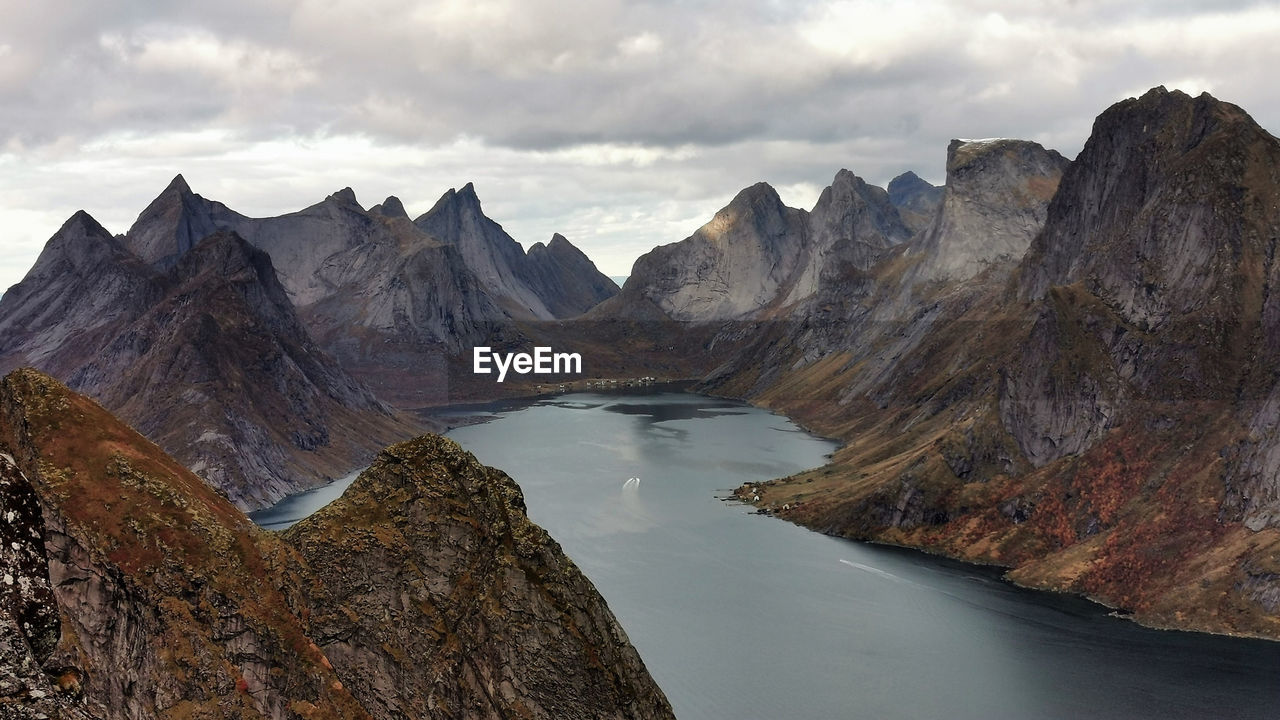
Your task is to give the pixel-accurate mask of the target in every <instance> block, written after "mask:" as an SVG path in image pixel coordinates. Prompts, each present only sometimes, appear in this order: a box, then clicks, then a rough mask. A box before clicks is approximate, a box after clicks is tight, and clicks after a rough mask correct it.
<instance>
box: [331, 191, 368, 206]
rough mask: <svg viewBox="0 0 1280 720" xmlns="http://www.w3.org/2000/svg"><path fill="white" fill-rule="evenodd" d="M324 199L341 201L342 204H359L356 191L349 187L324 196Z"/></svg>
mask: <svg viewBox="0 0 1280 720" xmlns="http://www.w3.org/2000/svg"><path fill="white" fill-rule="evenodd" d="M325 200H329V201H333V202H338V203H342V204H344V205H356V206H359V205H360V202H359V201H358V200H356V192H355V191H354V190H352V189H351V188H349V187H344V188H342V189H341V190H339V191H337V192H335V193H333V194H332V195H330V196H329V197H327V198H325Z"/></svg>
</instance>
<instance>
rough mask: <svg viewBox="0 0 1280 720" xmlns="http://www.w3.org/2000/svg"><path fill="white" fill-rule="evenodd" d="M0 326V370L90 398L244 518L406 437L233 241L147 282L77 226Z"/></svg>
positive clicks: (408, 429) (7, 303)
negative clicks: (21, 369)
mask: <svg viewBox="0 0 1280 720" xmlns="http://www.w3.org/2000/svg"><path fill="white" fill-rule="evenodd" d="M183 187H185V186H183ZM171 189H172V188H171ZM153 205H154V204H153ZM0 327H6V328H12V329H13V330H12V332H10V333H6V340H5V341H3V342H4V344H3V345H0V358H3V359H2V360H0V365H4V366H6V367H16V366H21V365H31V366H36V367H39V368H41V369H43V370H45V371H48V372H51V373H54V374H56V375H57V376H58V377H61V378H63V379H64V380H66V381H67V382H68V384H70V385H71V386H72V387H75V388H76V389H77V390H80V391H83V392H86V393H90V394H92V395H93V396H94V397H96V398H98V399H99V400H100V401H102V402H103V403H104V404H106V405H107V406H109V407H111V408H113V409H114V410H115V411H116V412H118V413H120V415H121V416H122V417H124V418H126V419H127V420H128V421H129V422H131V423H133V424H134V426H135V427H137V428H139V429H140V430H141V431H142V432H144V433H146V434H147V435H148V436H149V437H151V438H153V439H154V440H155V441H156V442H158V443H160V444H162V445H163V446H164V447H166V448H168V449H169V450H171V451H172V452H173V453H174V454H175V455H176V456H178V457H179V458H181V459H182V460H183V461H184V462H186V463H187V464H188V465H189V466H190V467H192V468H194V469H195V470H196V471H197V472H199V473H200V474H201V475H202V476H204V477H205V478H206V479H207V480H208V481H209V482H211V483H212V484H213V485H214V486H216V487H218V488H220V489H222V490H223V491H224V492H226V493H227V495H228V496H229V497H231V498H232V500H233V501H234V502H236V503H237V504H239V505H240V506H241V507H246V508H251V507H259V506H262V505H265V504H269V503H271V502H274V501H275V500H278V499H279V498H281V497H283V496H284V495H286V494H288V493H291V492H297V491H299V490H301V489H305V488H307V487H310V486H314V485H315V484H317V483H318V482H322V481H324V480H325V479H327V478H332V477H335V476H338V475H340V474H342V473H344V472H346V471H347V470H348V469H349V468H350V467H351V466H352V465H354V464H356V463H358V462H359V461H360V458H361V456H364V457H371V456H372V455H373V453H374V452H376V451H377V449H378V447H380V446H381V445H382V444H385V443H386V442H389V441H392V440H395V439H398V438H401V437H405V436H407V435H411V434H412V433H413V432H414V425H413V424H412V423H410V422H408V421H407V420H406V419H404V418H401V417H399V416H397V415H395V414H394V413H392V412H391V411H390V410H388V409H387V408H386V407H385V406H383V405H382V404H381V403H379V402H378V401H377V400H376V399H374V397H373V396H372V395H371V394H370V393H369V391H368V390H367V389H365V388H364V387H362V386H361V385H360V384H359V383H357V382H356V381H355V380H353V379H352V378H351V377H350V376H349V375H347V374H346V372H344V371H343V370H342V368H340V367H339V366H338V365H337V363H336V362H335V361H334V360H333V359H332V358H331V357H329V356H328V355H326V354H325V353H323V352H322V351H321V350H320V349H319V348H318V347H317V346H316V344H315V343H314V342H313V341H312V340H311V338H310V337H309V336H308V334H307V332H306V331H305V329H303V327H302V326H301V324H300V323H299V322H298V320H297V318H296V317H295V315H294V312H293V307H292V305H291V304H290V302H289V300H288V297H287V296H286V294H285V291H284V289H283V287H282V286H281V285H280V283H279V282H278V280H277V279H276V275H275V271H274V268H273V265H272V263H271V260H270V258H268V257H267V256H266V254H264V253H263V252H261V251H260V250H257V249H255V248H253V247H252V246H250V245H248V244H247V243H246V242H245V241H244V240H242V239H240V238H239V237H238V236H235V235H233V234H226V233H220V234H216V235H214V236H211V237H209V238H207V239H205V240H203V241H202V242H200V243H197V244H196V245H195V246H193V247H191V248H189V249H187V251H186V252H185V253H183V254H182V256H181V257H180V258H178V259H177V260H176V261H175V264H173V265H171V266H170V267H169V268H168V269H167V270H164V271H158V270H155V269H153V268H149V267H148V266H147V265H145V264H144V263H143V262H141V260H140V259H139V258H137V257H136V256H134V255H132V254H131V253H130V252H129V251H128V250H127V249H126V248H124V247H123V246H122V245H121V243H119V242H118V241H117V240H116V239H115V238H112V237H111V236H110V235H109V234H108V233H107V232H106V231H105V230H103V229H102V227H101V226H100V225H98V224H97V223H95V222H93V220H92V218H90V217H89V216H88V215H85V214H83V213H81V214H77V215H76V216H75V217H73V218H72V219H71V220H70V221H68V223H67V224H66V225H65V226H64V227H63V229H62V230H60V231H59V233H58V234H57V235H55V236H54V238H53V239H52V240H50V242H49V244H48V245H47V246H46V248H45V251H44V253H43V254H42V256H41V260H39V261H38V262H37V263H36V266H35V267H34V268H33V269H32V270H31V272H30V273H29V274H28V276H27V278H25V279H24V280H23V282H22V283H19V284H18V285H17V286H15V287H14V288H13V289H12V290H10V292H9V293H7V294H6V296H5V298H4V299H3V301H0ZM248 388H252V390H251V391H247V390H246V389H248Z"/></svg>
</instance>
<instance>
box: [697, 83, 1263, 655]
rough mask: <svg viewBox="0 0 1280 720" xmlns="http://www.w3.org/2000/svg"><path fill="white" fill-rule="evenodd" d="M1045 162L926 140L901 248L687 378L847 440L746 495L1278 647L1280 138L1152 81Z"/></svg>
mask: <svg viewBox="0 0 1280 720" xmlns="http://www.w3.org/2000/svg"><path fill="white" fill-rule="evenodd" d="M1064 165H1065V161H1062V160H1061V158H1058V157H1057V156H1056V154H1054V153H1051V152H1049V151H1044V150H1043V149H1041V148H1039V146H1035V145H1033V144H1030V143H1015V142H1012V141H986V142H981V143H977V144H974V143H953V145H952V147H951V150H950V160H949V164H948V169H949V182H948V187H947V196H946V199H945V200H944V202H943V204H942V206H941V207H940V208H939V210H938V214H937V215H936V216H935V220H934V222H933V223H932V224H931V226H930V227H929V228H928V229H927V230H926V231H925V232H924V233H922V234H921V235H919V236H917V237H916V238H915V239H914V240H912V241H911V242H910V243H908V244H907V246H906V247H903V248H901V249H894V250H891V251H890V252H889V253H887V254H886V256H885V257H884V259H883V260H881V261H880V263H878V264H877V265H875V266H873V267H872V268H871V270H870V272H869V273H866V274H864V275H861V276H858V275H850V279H852V280H856V281H858V282H856V283H851V284H845V285H843V286H841V287H840V288H832V289H830V290H821V291H820V292H819V293H817V294H815V297H814V299H813V300H811V301H810V302H809V303H808V304H807V305H808V308H809V310H810V313H809V314H808V315H807V316H805V317H797V318H795V320H794V321H793V322H791V323H788V324H775V325H773V326H771V327H768V328H766V329H765V330H764V331H763V332H761V333H759V336H758V337H755V338H752V339H751V341H750V342H748V343H747V345H746V349H745V350H741V351H739V352H738V353H737V354H736V358H735V360H734V361H732V362H730V363H726V364H725V366H723V367H722V368H720V370H718V371H717V374H715V375H713V376H712V378H710V380H709V383H710V387H711V388H712V389H714V390H715V391H716V392H721V393H731V394H740V395H745V396H747V397H751V398H753V399H755V400H756V401H757V402H761V403H763V404H766V405H768V406H770V407H775V408H779V409H782V410H786V411H789V412H792V413H794V414H795V415H796V416H797V417H798V418H799V419H800V420H801V421H803V422H806V423H809V424H811V426H813V427H815V428H816V429H818V430H820V431H822V432H824V433H827V434H831V435H834V436H838V437H842V438H845V439H846V440H847V441H848V444H847V445H846V446H845V447H844V448H842V449H841V450H840V451H839V452H838V453H837V455H836V457H835V460H834V462H833V463H832V464H831V465H830V466H828V467H827V468H823V469H822V470H820V471H815V472H811V473H802V474H800V475H799V476H797V477H794V478H788V479H785V480H783V481H780V482H778V483H776V484H774V485H771V486H765V487H764V488H763V489H759V488H757V489H756V490H754V491H753V493H752V497H754V496H755V495H756V494H759V495H760V496H761V499H760V501H759V502H760V504H762V505H764V506H765V507H769V508H772V509H773V510H774V511H775V512H778V513H779V514H782V515H783V516H785V517H788V518H790V519H792V520H796V521H798V522H801V523H804V524H805V525H807V526H810V527H813V528H816V529H819V530H822V531H824V532H828V533H834V534H840V535H846V536H850V537H859V538H870V539H875V540H879V541H883V542H889V543H894V544H905V545H911V546H915V547H922V548H926V549H928V550H930V551H934V552H939V553H945V554H948V555H953V556H956V557H960V558H964V559H967V560H972V561H977V562H983V563H994V564H999V565H1003V566H1006V567H1010V568H1013V570H1012V571H1011V572H1010V576H1011V577H1012V578H1013V579H1015V580H1016V581H1018V582H1020V583H1024V584H1028V585H1034V586H1037V587H1042V588H1049V589H1054V590H1063V591H1069V592H1077V593H1084V594H1087V595H1090V596H1092V597H1095V598H1098V599H1100V600H1102V601H1104V602H1107V603H1109V604H1112V605H1117V606H1121V607H1124V608H1127V609H1129V610H1132V611H1133V614H1134V617H1135V618H1137V619H1138V620H1140V621H1142V622H1146V623H1151V624H1155V625H1161V626H1173V627H1184V628H1185V627H1190V628H1195V629H1201V630H1211V631H1215V632H1227V633H1233V634H1249V635H1261V636H1265V637H1272V638H1274V637H1280V617H1278V616H1277V615H1276V613H1275V607H1276V602H1275V598H1276V597H1277V596H1280V595H1277V593H1280V589H1278V588H1280V582H1278V581H1277V578H1280V573H1277V568H1276V564H1275V561H1274V558H1275V557H1276V556H1277V555H1276V553H1277V552H1280V500H1277V498H1280V486H1277V484H1276V482H1275V480H1274V479H1275V478H1276V477H1277V476H1280V461H1277V459H1276V458H1280V450H1278V449H1277V448H1278V447H1280V442H1277V440H1276V438H1277V437H1280V410H1278V408H1280V400H1277V398H1280V390H1277V387H1278V386H1280V377H1278V376H1277V374H1276V371H1275V367H1276V366H1277V364H1278V363H1280V357H1278V356H1277V353H1278V352H1280V339H1278V338H1280V327H1278V326H1277V323H1280V309H1278V308H1280V301H1278V300H1275V299H1274V297H1275V294H1274V293H1272V292H1271V290H1270V288H1272V287H1274V285H1275V283H1276V282H1277V281H1280V277H1278V276H1277V269H1276V263H1275V255H1276V252H1275V251H1276V243H1277V241H1278V239H1280V170H1278V168H1280V141H1277V140H1276V138H1274V137H1272V136H1271V135H1270V134H1269V133H1267V132H1266V131H1264V130H1262V129H1261V128H1259V127H1258V126H1257V125H1256V123H1254V122H1253V121H1252V120H1251V119H1250V118H1249V117H1248V115H1246V114H1245V113H1244V112H1243V111H1242V110H1240V109H1239V108H1237V107H1235V106H1233V105H1230V104H1227V103H1222V102H1220V101H1217V100H1215V99H1213V98H1212V97H1209V96H1208V95H1202V96H1200V97H1197V98H1191V97H1189V96H1187V95H1185V94H1182V93H1178V92H1168V91H1166V90H1164V89H1163V88H1157V89H1155V90H1153V91H1151V92H1149V93H1147V94H1145V95H1144V96H1142V97H1141V98H1135V99H1130V100H1126V101H1123V102H1121V103H1118V104H1116V105H1115V106H1113V107H1112V108H1110V109H1108V110H1107V111H1106V112H1104V113H1103V114H1102V115H1101V116H1099V118H1098V120H1097V122H1096V123H1095V125H1094V131H1093V134H1092V135H1091V137H1090V139H1089V140H1088V142H1087V143H1086V144H1085V147H1084V149H1083V150H1082V152H1081V153H1080V155H1079V157H1077V158H1076V160H1075V161H1073V162H1072V163H1071V164H1070V165H1069V166H1067V167H1066V170H1065V172H1063V173H1062V175H1061V179H1060V181H1058V180H1057V179H1056V175H1057V173H1058V172H1059V171H1060V170H1061V169H1062V167H1063V166H1064ZM1055 185H1056V188H1057V189H1056V192H1054V191H1053V190H1052V187H1053V186H1055ZM953 190H954V192H953ZM1050 194H1052V198H1051V199H1050V198H1049V195H1050ZM1037 218H1043V228H1041V229H1039V230H1037V228H1036V226H1037V223H1038V222H1039V220H1038V219H1037ZM1019 248H1025V249H1026V252H1025V254H1023V255H1022V257H1021V259H1018V258H1017V257H1016V255H1017V254H1018V253H1019V252H1021V250H1020V249H1019ZM1273 305H1275V306H1276V307H1273ZM784 507H785V508H788V509H786V510H782V508H784Z"/></svg>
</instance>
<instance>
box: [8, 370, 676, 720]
mask: <svg viewBox="0 0 1280 720" xmlns="http://www.w3.org/2000/svg"><path fill="white" fill-rule="evenodd" d="M0 452H3V455H0V512H3V513H5V515H6V517H8V518H9V519H10V521H8V522H6V523H5V524H4V525H3V526H2V527H0V533H14V532H16V533H17V534H16V535H15V537H17V538H19V539H18V540H15V541H13V544H12V545H9V544H6V546H5V551H4V552H3V554H0V562H3V563H4V566H3V568H2V570H3V572H4V573H5V574H6V576H12V575H13V573H15V572H16V573H18V577H21V578H26V579H29V580H31V581H32V582H31V583H18V584H17V585H16V586H17V587H20V588H22V589H23V590H22V592H24V593H27V592H28V591H27V589H28V588H30V592H29V594H26V595H23V596H21V597H20V598H19V602H18V603H17V604H11V603H10V602H8V600H9V599H10V598H9V594H11V593H12V590H11V589H10V588H11V587H12V586H10V585H8V584H7V583H6V584H5V585H4V586H0V593H3V594H4V595H5V597H6V602H5V603H4V604H3V605H0V613H2V614H0V621H4V622H11V621H12V619H13V617H14V613H15V612H16V613H17V614H18V615H19V616H20V617H22V618H24V620H23V625H22V629H20V631H19V632H18V633H15V634H12V635H11V634H10V633H5V634H4V635H2V636H0V682H3V683H5V684H4V685H0V698H3V699H4V700H5V701H6V702H5V704H4V705H3V706H0V707H3V708H5V710H4V712H5V716H6V717H13V716H14V715H12V714H11V713H12V712H17V713H18V714H17V715H16V717H33V718H34V717H40V715H38V714H37V713H38V712H46V713H48V714H49V715H51V716H55V717H98V718H104V719H108V720H110V719H114V718H136V717H210V718H259V717H269V718H317V717H333V718H339V717H341V718H379V719H380V718H395V717H409V716H411V717H423V718H454V717H471V716H482V717H528V718H560V717H604V718H667V717H671V710H670V706H669V705H668V704H667V702H666V700H665V698H664V697H663V695H662V692H661V690H659V689H658V688H657V686H656V685H654V683H653V681H652V679H651V678H650V677H649V675H648V673H647V671H646V670H645V669H644V666H643V664H642V663H641V661H640V659H639V657H638V656H637V655H636V653H635V650H634V649H633V648H631V646H630V644H629V643H628V642H627V640H626V636H625V634H623V632H622V630H621V629H620V628H618V626H617V624H616V621H615V620H614V619H613V616H612V614H611V613H610V612H609V610H608V608H607V607H606V606H605V603H604V600H603V599H602V598H600V596H599V595H598V594H597V593H596V591H595V589H594V588H593V587H592V586H591V584H590V583H589V582H588V581H587V580H586V579H585V578H584V577H583V576H582V575H581V573H580V572H579V571H578V570H577V568H575V567H574V566H573V564H572V563H571V562H570V561H569V560H568V559H567V558H566V557H564V555H563V553H562V552H561V551H560V548H559V546H558V545H557V544H556V543H555V542H554V541H553V540H551V539H550V538H549V537H548V536H547V535H546V533H545V532H544V531H542V530H541V529H540V528H538V527H537V526H535V525H533V524H532V523H531V522H529V520H528V519H527V517H526V516H525V514H524V507H523V503H522V501H521V497H520V491H519V489H518V488H517V487H516V486H515V484H514V483H513V482H512V481H511V480H510V478H507V477H506V476H505V475H503V474H502V473H500V472H498V471H496V470H492V469H489V468H485V467H483V466H481V465H479V464H478V463H477V462H476V461H475V459H474V458H473V457H471V456H470V455H468V454H466V453H464V452H462V451H461V450H460V449H459V448H458V447H457V445H455V444H453V443H452V442H450V441H448V440H444V439H441V438H437V437H424V438H419V439H417V440H414V441H410V442H407V443H403V444H400V445H396V446H393V447H391V448H388V449H387V450H386V452H384V453H383V454H381V455H380V456H379V457H378V459H377V460H376V461H375V462H374V463H373V465H372V467H371V468H370V469H369V470H367V471H365V473H363V474H362V476H361V477H360V478H359V479H358V480H357V481H356V483H355V484H354V485H353V486H352V488H351V490H350V491H349V492H348V494H347V495H344V497H343V498H340V499H338V500H337V501H335V502H334V503H333V504H332V505H330V506H329V508H327V509H326V510H325V511H323V512H322V513H321V515H319V516H316V517H315V518H313V519H311V520H309V521H307V522H306V523H304V524H302V525H299V526H297V527H296V528H295V529H294V530H293V531H292V532H291V533H289V534H286V535H283V536H281V535H277V534H273V533H268V532H265V531H263V530H260V529H259V528H257V527H256V526H254V525H253V523H252V522H250V521H249V519H248V518H247V517H245V515H244V514H243V513H241V512H240V511H239V510H237V509H236V508H235V507H234V506H232V505H231V504H230V503H229V502H227V500H226V499H225V498H223V497H221V496H220V495H218V494H217V493H215V492H213V491H212V490H211V489H210V488H209V487H208V486H206V485H205V483H204V482H203V481H201V480H200V478H198V477H196V476H195V475H193V474H191V473H190V472H189V471H187V470H186V469H185V468H183V467H182V466H181V465H180V464H179V463H178V462H177V461H175V460H174V459H172V458H170V457H168V456H166V455H165V454H164V453H163V452H161V451H160V450H159V448H157V447H155V446H154V445H152V444H151V443H149V442H148V441H146V440H144V439H143V438H142V437H141V436H139V435H138V434H137V433H135V432H134V431H132V430H131V429H129V428H128V427H127V426H125V425H124V424H123V423H121V422H119V421H118V420H116V419H115V418H113V417H112V416H110V415H109V414H108V413H107V412H106V411H104V410H103V409H102V408H101V407H99V406H98V405H96V404H95V403H93V402H92V401H90V400H89V399H87V398H85V397H83V396H79V395H76V394H74V393H71V392H70V391H68V390H67V389H66V388H65V387H62V386H61V385H59V384H58V383H57V382H56V381H54V380H52V379H51V378H49V377H47V376H44V375H41V374H40V373H37V372H35V371H30V370H21V371H17V372H14V373H12V374H10V375H9V376H7V377H6V378H5V379H4V380H3V381H0ZM40 508H43V513H41V512H40V511H39V509H40ZM42 515H43V517H42ZM42 525H43V527H42ZM7 537H8V536H7V535H6V539H7ZM10 548H13V551H12V552H11V551H10ZM424 571H426V572H424ZM50 590H51V591H52V592H51V593H50ZM353 610H356V611H358V612H360V613H361V614H360V615H357V616H351V615H349V613H350V612H352V611H353ZM410 618H412V619H414V620H421V621H422V623H421V624H412V625H411V624H406V623H407V621H408V619H410ZM491 631H492V632H491ZM516 637H518V638H519V640H520V642H518V643H513V642H511V639H512V638H516ZM12 650H16V652H11V651H12ZM490 681H492V683H491V682H490ZM11 688H16V689H11ZM14 701H16V705H15V704H14ZM64 710H65V712H64Z"/></svg>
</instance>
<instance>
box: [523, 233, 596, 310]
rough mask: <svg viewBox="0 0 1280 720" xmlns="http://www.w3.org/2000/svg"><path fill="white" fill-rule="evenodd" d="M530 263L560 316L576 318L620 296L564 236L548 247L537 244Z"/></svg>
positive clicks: (550, 307)
mask: <svg viewBox="0 0 1280 720" xmlns="http://www.w3.org/2000/svg"><path fill="white" fill-rule="evenodd" d="M526 262H527V264H528V267H529V275H530V276H531V277H532V278H533V279H534V284H535V286H536V287H539V288H542V289H543V291H542V297H543V298H544V300H545V302H546V304H547V309H548V310H550V311H551V312H552V313H553V314H554V315H555V316H556V317H561V318H569V317H576V316H578V315H581V314H582V313H585V312H586V311H588V310H590V309H591V308H593V307H595V306H597V305H599V304H600V303H602V302H604V301H605V300H608V299H609V298H611V297H613V296H614V295H617V294H618V286H617V284H616V283H614V282H613V281H612V280H610V279H609V277H608V276H607V275H605V274H604V273H602V272H600V271H599V270H598V269H596V264H595V263H593V262H591V259H590V258H588V257H587V256H586V254H585V253H583V252H582V251H581V250H579V249H578V248H576V247H574V246H573V243H571V242H569V241H568V240H566V239H565V237H564V236H563V235H561V234H560V233H556V234H555V235H552V236H551V241H550V242H548V243H547V244H546V245H543V244H542V243H534V244H533V246H532V247H530V248H529V253H528V257H527V260H526Z"/></svg>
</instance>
